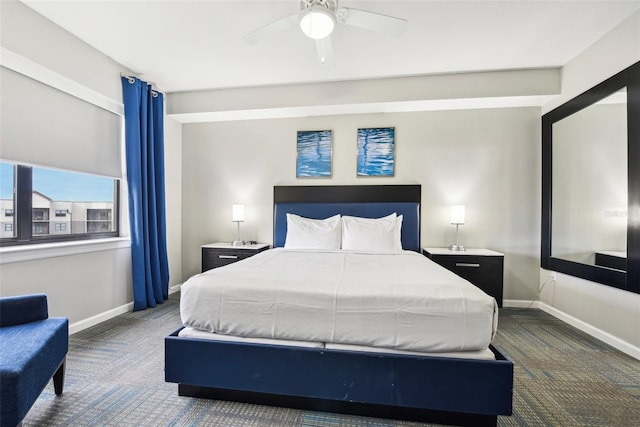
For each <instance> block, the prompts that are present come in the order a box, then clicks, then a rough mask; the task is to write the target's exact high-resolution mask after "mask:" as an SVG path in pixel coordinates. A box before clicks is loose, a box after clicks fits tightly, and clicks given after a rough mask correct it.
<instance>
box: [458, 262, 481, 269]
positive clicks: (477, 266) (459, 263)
mask: <svg viewBox="0 0 640 427" xmlns="http://www.w3.org/2000/svg"><path fill="white" fill-rule="evenodd" d="M456 267H473V268H480V264H474V263H470V262H456Z"/></svg>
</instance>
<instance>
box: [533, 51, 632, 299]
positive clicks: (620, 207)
mask: <svg viewBox="0 0 640 427" xmlns="http://www.w3.org/2000/svg"><path fill="white" fill-rule="evenodd" d="M541 244H542V254H541V255H542V257H541V266H542V268H544V269H547V270H553V271H558V272H561V273H565V274H570V275H573V276H576V277H581V278H583V279H587V280H591V281H594V282H598V283H602V284H605V285H610V286H614V287H616V288H620V289H624V290H628V291H631V292H635V293H640V62H639V63H636V64H634V65H632V66H631V67H629V68H627V69H625V70H623V71H621V72H620V73H618V74H616V75H615V76H613V77H611V78H609V79H607V80H606V81H604V82H602V83H600V84H599V85H597V86H595V87H593V88H592V89H590V90H588V91H586V92H585V93H583V94H581V95H579V96H577V97H576V98H574V99H572V100H570V101H569V102H567V103H566V104H563V105H561V106H560V107H558V108H556V109H554V110H553V111H550V112H549V113H547V114H545V115H544V116H543V117H542V242H541Z"/></svg>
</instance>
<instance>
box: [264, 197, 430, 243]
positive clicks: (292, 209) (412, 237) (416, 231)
mask: <svg viewBox="0 0 640 427" xmlns="http://www.w3.org/2000/svg"><path fill="white" fill-rule="evenodd" d="M420 197H421V188H420V185H350V186H276V187H274V191H273V246H274V247H282V246H284V241H285V238H286V235H287V213H294V214H296V215H300V216H304V217H307V218H314V219H323V218H327V217H330V216H332V215H336V214H341V215H351V216H359V217H364V218H380V217H383V216H386V215H389V214H392V213H394V212H395V213H397V214H398V215H403V220H402V235H401V241H402V248H403V249H407V250H412V251H418V252H419V251H420Z"/></svg>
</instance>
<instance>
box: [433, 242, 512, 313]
mask: <svg viewBox="0 0 640 427" xmlns="http://www.w3.org/2000/svg"><path fill="white" fill-rule="evenodd" d="M422 254H423V255H425V256H427V257H428V258H430V259H431V260H433V261H434V262H436V263H438V264H440V265H441V266H443V267H444V268H446V269H447V270H450V271H453V272H454V273H456V274H457V275H458V276H460V277H462V278H464V279H466V280H468V281H470V282H471V283H473V284H474V285H476V286H477V287H479V288H480V289H482V290H483V291H484V292H485V293H487V294H488V295H491V296H492V297H494V298H495V299H496V301H497V302H498V306H499V307H502V286H503V280H504V254H502V253H500V252H496V251H492V250H490V249H467V250H465V251H462V252H457V251H452V250H450V249H447V248H422Z"/></svg>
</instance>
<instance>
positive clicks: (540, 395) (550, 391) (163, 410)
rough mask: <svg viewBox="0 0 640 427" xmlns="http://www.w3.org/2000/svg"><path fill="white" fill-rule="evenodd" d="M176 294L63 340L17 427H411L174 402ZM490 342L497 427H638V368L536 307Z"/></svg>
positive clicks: (513, 315) (502, 326)
mask: <svg viewBox="0 0 640 427" xmlns="http://www.w3.org/2000/svg"><path fill="white" fill-rule="evenodd" d="M178 305H179V294H174V295H172V296H171V297H170V299H169V301H167V302H165V303H164V304H162V305H160V306H158V307H157V308H154V309H150V310H146V311H143V312H137V313H128V314H124V315H122V316H119V317H117V318H114V319H111V320H109V321H107V322H104V323H101V324H99V325H96V326H94V327H92V328H89V329H86V330H84V331H82V332H79V333H77V334H74V335H73V336H71V340H70V348H69V354H68V356H67V372H66V381H65V389H64V394H63V395H62V396H55V394H54V392H53V385H52V384H49V385H48V386H47V388H46V389H45V391H44V392H43V393H42V395H41V396H40V398H39V399H38V401H37V402H36V403H35V405H34V406H33V408H32V409H31V411H30V412H29V414H28V415H27V417H26V418H25V420H24V425H25V426H221V427H223V426H243V427H244V426H247V427H248V426H256V427H262V426H305V427H329V426H330V427H334V426H349V427H351V426H353V427H355V426H367V427H373V426H389V427H390V426H398V427H399V426H403V427H409V426H420V425H423V424H419V423H410V422H404V421H393V420H382V419H374V418H366V417H357V416H349V415H339V414H329V413H320V412H312V411H303V410H295V409H288V408H278V407H269V406H260V405H250V404H243V403H235V402H225V401H210V400H203V399H194V398H187V397H179V396H178V393H177V386H176V385H175V384H168V383H165V382H164V371H163V367H164V337H165V336H166V335H168V334H169V333H171V332H172V331H174V330H175V329H177V328H178V326H179V325H180V315H179V306H178ZM498 329H499V332H498V335H497V336H496V339H495V341H494V343H495V345H496V346H497V347H498V348H499V349H500V350H501V351H502V352H503V353H504V354H505V355H506V356H507V357H508V358H510V359H511V360H512V361H513V362H514V364H515V378H514V382H515V386H514V387H515V390H514V414H513V416H511V417H500V418H499V420H498V424H499V425H501V426H616V427H617V426H640V361H638V360H636V359H633V358H632V357H630V356H627V355H625V354H623V353H621V352H619V351H617V350H615V349H613V348H611V347H610V346H608V345H606V344H604V343H602V342H600V341H598V340H596V339H594V338H591V337H590V336H588V335H586V334H584V333H582V332H580V331H579V330H577V329H575V328H573V327H571V326H569V325H567V324H565V323H563V322H561V321H559V320H557V319H555V318H553V317H552V316H549V315H548V314H546V313H544V312H541V311H539V310H534V309H527V310H518V309H503V310H502V311H501V312H500V323H499V328H498Z"/></svg>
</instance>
